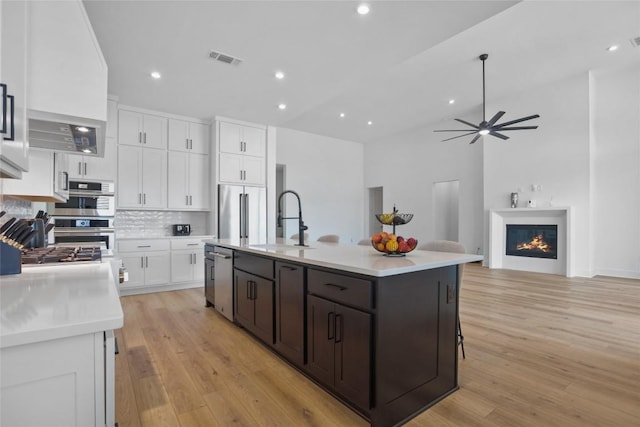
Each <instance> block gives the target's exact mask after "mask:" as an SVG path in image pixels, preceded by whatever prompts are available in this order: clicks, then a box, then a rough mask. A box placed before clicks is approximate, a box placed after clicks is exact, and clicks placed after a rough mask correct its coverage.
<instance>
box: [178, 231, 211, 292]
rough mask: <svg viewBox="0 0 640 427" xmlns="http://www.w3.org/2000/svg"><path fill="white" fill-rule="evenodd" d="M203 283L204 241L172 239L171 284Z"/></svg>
mask: <svg viewBox="0 0 640 427" xmlns="http://www.w3.org/2000/svg"><path fill="white" fill-rule="evenodd" d="M203 281H204V257H203V255H202V239H172V240H171V283H183V282H198V283H199V284H201V283H202V282H203Z"/></svg>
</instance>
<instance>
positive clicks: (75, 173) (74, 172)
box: [68, 154, 85, 179]
mask: <svg viewBox="0 0 640 427" xmlns="http://www.w3.org/2000/svg"><path fill="white" fill-rule="evenodd" d="M68 158H69V179H82V178H84V169H85V166H84V164H85V163H84V156H79V155H77V154H69V155H68Z"/></svg>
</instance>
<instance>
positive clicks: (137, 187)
mask: <svg viewBox="0 0 640 427" xmlns="http://www.w3.org/2000/svg"><path fill="white" fill-rule="evenodd" d="M118 207H119V208H139V207H142V148H138V147H129V146H126V145H120V146H119V147H118Z"/></svg>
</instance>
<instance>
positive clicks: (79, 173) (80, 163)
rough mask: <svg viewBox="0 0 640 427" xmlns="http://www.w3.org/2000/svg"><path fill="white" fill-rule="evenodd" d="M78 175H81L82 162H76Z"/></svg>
mask: <svg viewBox="0 0 640 427" xmlns="http://www.w3.org/2000/svg"><path fill="white" fill-rule="evenodd" d="M78 175H82V162H78Z"/></svg>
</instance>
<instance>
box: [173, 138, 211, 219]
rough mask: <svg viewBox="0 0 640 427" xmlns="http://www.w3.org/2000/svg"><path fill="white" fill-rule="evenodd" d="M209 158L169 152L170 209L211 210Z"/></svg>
mask: <svg viewBox="0 0 640 427" xmlns="http://www.w3.org/2000/svg"><path fill="white" fill-rule="evenodd" d="M208 164H209V156H207V155H206V154H195V153H181V152H172V151H170V152H169V172H168V173H169V180H168V196H167V203H168V206H169V209H181V210H192V209H193V210H208V209H209V186H208V185H207V183H208V182H209V179H208V178H209V168H208V167H207V166H208Z"/></svg>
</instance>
